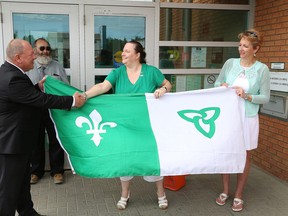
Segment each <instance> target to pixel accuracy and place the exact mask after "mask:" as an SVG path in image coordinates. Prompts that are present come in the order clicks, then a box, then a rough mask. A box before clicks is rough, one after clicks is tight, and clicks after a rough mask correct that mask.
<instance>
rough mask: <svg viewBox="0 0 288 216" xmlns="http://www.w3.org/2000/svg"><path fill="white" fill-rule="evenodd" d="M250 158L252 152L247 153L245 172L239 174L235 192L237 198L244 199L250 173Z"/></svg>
mask: <svg viewBox="0 0 288 216" xmlns="http://www.w3.org/2000/svg"><path fill="white" fill-rule="evenodd" d="M250 157H251V153H250V151H247V155H246V164H245V168H244V172H243V173H239V174H237V187H236V191H235V198H239V199H242V196H243V191H244V187H245V185H246V182H247V179H248V175H249V171H250V166H251V160H250Z"/></svg>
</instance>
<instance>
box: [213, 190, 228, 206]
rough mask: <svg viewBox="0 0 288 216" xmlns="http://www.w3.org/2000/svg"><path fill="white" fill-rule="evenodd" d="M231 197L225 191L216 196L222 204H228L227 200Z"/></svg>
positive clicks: (217, 200) (219, 203)
mask: <svg viewBox="0 0 288 216" xmlns="http://www.w3.org/2000/svg"><path fill="white" fill-rule="evenodd" d="M228 198H229V196H228V195H227V194H225V193H221V194H220V195H219V196H218V197H217V198H216V203H217V204H218V205H220V206H223V205H225V204H226V200H227V199H228Z"/></svg>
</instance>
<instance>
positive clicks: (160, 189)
mask: <svg viewBox="0 0 288 216" xmlns="http://www.w3.org/2000/svg"><path fill="white" fill-rule="evenodd" d="M155 183H156V187H157V195H158V197H163V196H164V195H165V191H164V185H163V179H162V180H160V181H156V182H155Z"/></svg>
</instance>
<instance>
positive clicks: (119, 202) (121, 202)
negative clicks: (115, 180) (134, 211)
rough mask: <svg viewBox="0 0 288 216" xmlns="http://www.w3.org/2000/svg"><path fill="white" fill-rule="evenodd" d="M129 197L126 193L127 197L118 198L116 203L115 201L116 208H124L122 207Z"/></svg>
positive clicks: (124, 207)
mask: <svg viewBox="0 0 288 216" xmlns="http://www.w3.org/2000/svg"><path fill="white" fill-rule="evenodd" d="M129 198H130V196H129V195H128V197H127V198H125V197H121V198H120V200H119V201H118V203H117V208H118V209H119V210H124V209H126V206H127V203H128V201H129Z"/></svg>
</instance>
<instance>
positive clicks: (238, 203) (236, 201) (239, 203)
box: [232, 198, 244, 212]
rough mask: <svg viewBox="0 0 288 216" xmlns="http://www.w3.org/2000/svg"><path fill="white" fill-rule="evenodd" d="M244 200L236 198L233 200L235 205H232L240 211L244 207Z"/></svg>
mask: <svg viewBox="0 0 288 216" xmlns="http://www.w3.org/2000/svg"><path fill="white" fill-rule="evenodd" d="M243 204H244V201H243V200H242V199H239V198H234V200H233V205H232V210H233V211H234V212H239V211H242V210H243V207H244V205H243Z"/></svg>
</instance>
